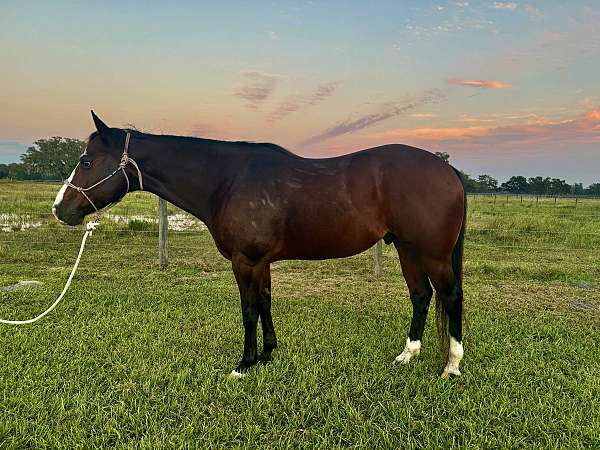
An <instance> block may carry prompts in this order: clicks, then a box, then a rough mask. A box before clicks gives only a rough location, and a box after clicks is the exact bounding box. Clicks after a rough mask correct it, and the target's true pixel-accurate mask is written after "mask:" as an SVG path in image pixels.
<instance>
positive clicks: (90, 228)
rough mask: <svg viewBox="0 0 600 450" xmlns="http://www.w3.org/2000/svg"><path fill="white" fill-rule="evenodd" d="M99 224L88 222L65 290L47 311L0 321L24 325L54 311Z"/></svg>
mask: <svg viewBox="0 0 600 450" xmlns="http://www.w3.org/2000/svg"><path fill="white" fill-rule="evenodd" d="M97 226H98V222H97V221H93V222H89V223H88V224H87V226H86V232H85V234H84V235H83V239H81V246H80V247H79V253H78V254H77V259H76V260H75V265H74V266H73V269H71V274H70V275H69V278H68V279H67V284H65V287H64V288H63V290H62V292H61V293H60V295H59V296H58V298H57V299H56V300H55V301H54V303H52V305H50V307H49V308H48V309H47V310H46V311H44V312H43V313H41V314H40V315H39V316H37V317H34V318H33V319H28V320H5V319H0V323H8V324H10V325H24V324H26V323H33V322H35V321H37V320H40V319H41V318H42V317H44V316H45V315H46V314H48V313H49V312H50V311H52V310H53V309H54V308H55V307H56V305H58V303H59V302H60V301H61V300H62V298H63V297H64V296H65V294H66V293H67V291H68V290H69V286H71V281H72V280H73V276H74V275H75V272H76V271H77V267H79V261H80V260H81V255H83V249H84V248H85V241H87V238H88V237H89V236H91V234H92V232H93V231H94V230H95V229H96V227H97Z"/></svg>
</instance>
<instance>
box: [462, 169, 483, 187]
mask: <svg viewBox="0 0 600 450" xmlns="http://www.w3.org/2000/svg"><path fill="white" fill-rule="evenodd" d="M459 172H460V177H461V178H462V182H463V185H464V187H465V191H467V192H479V183H477V180H474V179H473V178H471V177H470V176H469V174H467V173H464V172H463V171H461V170H459Z"/></svg>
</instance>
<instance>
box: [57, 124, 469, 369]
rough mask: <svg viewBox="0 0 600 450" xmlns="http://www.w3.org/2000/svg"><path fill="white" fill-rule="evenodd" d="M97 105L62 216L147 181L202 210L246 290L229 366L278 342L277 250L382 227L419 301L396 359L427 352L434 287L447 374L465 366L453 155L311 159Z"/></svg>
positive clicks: (337, 243) (305, 255)
mask: <svg viewBox="0 0 600 450" xmlns="http://www.w3.org/2000/svg"><path fill="white" fill-rule="evenodd" d="M92 116H93V119H94V122H95V125H96V129H97V131H95V132H94V133H92V134H91V135H90V137H89V140H88V144H87V147H86V149H85V152H84V153H83V154H82V155H81V157H80V161H79V163H78V164H77V166H76V167H75V168H74V169H73V172H72V173H71V176H70V177H69V179H68V180H67V181H66V182H65V185H64V186H63V187H62V188H61V189H60V191H59V192H58V195H57V196H56V201H55V203H54V206H53V212H54V214H55V216H56V217H57V218H58V219H59V220H61V221H62V222H64V223H67V224H69V225H78V224H81V223H82V222H83V219H84V217H85V216H86V215H88V214H90V213H94V212H96V211H98V210H100V209H102V208H104V207H106V206H107V205H109V204H112V203H114V202H117V201H119V200H120V199H122V198H123V197H124V196H125V195H126V194H127V193H128V192H131V191H136V190H140V189H142V188H143V190H146V191H149V192H152V193H154V194H156V195H158V196H160V197H162V198H164V199H165V200H167V201H169V202H171V203H173V204H174V205H176V206H178V207H180V208H181V209H183V210H185V211H187V212H189V213H190V214H192V215H194V216H195V217H197V218H198V219H200V220H202V221H203V222H204V223H205V224H206V226H207V227H208V229H209V230H210V233H211V235H212V236H213V238H214V241H215V243H216V245H217V247H218V249H219V251H220V252H221V254H222V255H223V256H224V257H226V258H227V259H229V260H230V261H231V262H232V268H233V272H234V274H235V279H236V281H237V284H238V287H239V291H240V298H241V309H242V319H243V326H244V350H243V356H242V360H241V361H240V363H239V364H238V366H237V367H236V368H235V369H234V370H233V371H232V372H231V374H232V375H234V376H242V375H243V374H244V373H245V372H246V371H247V370H248V369H249V368H250V367H251V366H253V365H254V364H256V363H258V362H268V361H271V359H272V352H273V350H274V349H275V348H276V347H277V338H276V335H275V329H274V327H273V319H272V317H271V271H270V265H271V263H272V262H274V261H280V260H288V259H306V260H317V259H328V258H342V257H346V256H351V255H355V254H357V253H360V252H362V251H364V250H366V249H368V248H370V247H371V246H373V245H374V244H375V243H376V242H377V241H378V240H379V239H382V238H383V239H384V240H385V242H386V243H388V244H393V245H394V247H395V248H396V250H397V251H398V255H399V257H400V263H401V266H402V273H403V274H404V278H405V280H406V284H407V285H408V289H409V293H410V299H411V302H412V305H413V315H412V321H411V324H410V329H409V332H408V337H407V339H406V345H405V347H404V350H403V351H402V353H400V354H399V355H398V356H397V357H396V359H395V361H396V362H397V363H402V364H407V363H409V362H410V361H411V360H412V359H413V358H415V357H416V356H418V354H419V352H420V350H421V338H422V336H423V329H424V326H425V320H426V317H427V312H428V309H429V304H430V301H431V298H432V296H433V291H434V289H435V292H436V309H437V323H438V330H439V331H440V338H441V340H442V343H443V344H444V345H443V346H442V348H444V349H445V350H444V358H445V367H444V370H443V372H442V376H443V377H448V376H450V375H460V371H459V363H460V360H461V359H462V357H463V346H462V312H463V292H462V260H463V240H464V230H465V219H466V216H465V213H466V197H465V192H464V187H463V185H462V182H461V179H460V176H459V175H458V172H457V171H456V170H455V169H453V168H452V166H450V165H449V164H447V163H446V162H444V161H442V160H441V159H440V158H438V157H437V156H435V155H432V154H431V153H429V152H426V151H424V150H420V149H417V148H414V147H409V146H406V145H399V144H390V145H383V146H380V147H374V148H369V149H366V150H362V151H358V152H355V153H351V154H348V155H343V156H338V157H334V158H323V159H310V158H303V157H300V156H297V155H295V154H293V153H291V152H289V151H287V150H285V149H283V148H282V147H279V146H277V145H274V144H264V143H248V142H226V141H217V140H211V139H200V138H191V137H180V136H165V135H151V134H147V133H141V132H139V131H133V130H123V129H118V128H110V127H108V126H107V125H106V124H104V123H103V122H102V121H101V120H100V119H99V118H98V117H97V116H96V115H95V114H94V113H93V112H92ZM432 285H433V287H432ZM259 318H260V320H261V324H262V331H263V349H262V352H261V353H260V354H259V353H258V351H257V342H256V341H257V325H258V320H259Z"/></svg>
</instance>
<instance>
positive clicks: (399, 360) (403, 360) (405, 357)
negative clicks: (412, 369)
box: [394, 352, 413, 364]
mask: <svg viewBox="0 0 600 450" xmlns="http://www.w3.org/2000/svg"><path fill="white" fill-rule="evenodd" d="M412 357H413V355H412V354H410V353H407V352H402V353H400V354H399V355H398V356H396V358H395V359H394V364H408V363H409V362H410V360H411V359H412Z"/></svg>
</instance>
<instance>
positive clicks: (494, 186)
mask: <svg viewBox="0 0 600 450" xmlns="http://www.w3.org/2000/svg"><path fill="white" fill-rule="evenodd" d="M477 184H479V189H480V192H495V191H497V190H498V180H496V179H495V178H493V177H491V176H489V175H486V174H483V175H479V176H478V177H477Z"/></svg>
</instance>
